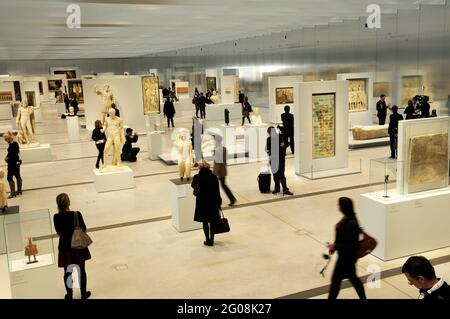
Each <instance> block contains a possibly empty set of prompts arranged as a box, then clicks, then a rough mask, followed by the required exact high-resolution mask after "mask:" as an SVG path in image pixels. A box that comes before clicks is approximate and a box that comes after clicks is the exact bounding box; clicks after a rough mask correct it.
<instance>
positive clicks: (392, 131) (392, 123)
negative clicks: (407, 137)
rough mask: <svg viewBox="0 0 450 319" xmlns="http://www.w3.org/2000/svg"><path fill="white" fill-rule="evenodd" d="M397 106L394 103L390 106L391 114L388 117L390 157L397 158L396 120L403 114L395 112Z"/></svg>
mask: <svg viewBox="0 0 450 319" xmlns="http://www.w3.org/2000/svg"><path fill="white" fill-rule="evenodd" d="M397 111H398V107H397V105H394V106H393V107H392V112H393V114H391V116H390V117H389V128H388V133H389V140H390V143H391V157H390V158H397V141H398V122H399V121H402V120H403V116H402V115H401V114H398V113H397Z"/></svg>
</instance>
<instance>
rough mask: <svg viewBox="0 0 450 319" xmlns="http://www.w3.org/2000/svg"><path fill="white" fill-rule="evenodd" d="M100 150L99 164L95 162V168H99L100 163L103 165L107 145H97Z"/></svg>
mask: <svg viewBox="0 0 450 319" xmlns="http://www.w3.org/2000/svg"><path fill="white" fill-rule="evenodd" d="M95 145H96V146H97V149H98V155H97V162H95V167H97V168H98V167H99V165H100V161H102V163H103V151H104V150H105V144H104V143H103V144H95Z"/></svg>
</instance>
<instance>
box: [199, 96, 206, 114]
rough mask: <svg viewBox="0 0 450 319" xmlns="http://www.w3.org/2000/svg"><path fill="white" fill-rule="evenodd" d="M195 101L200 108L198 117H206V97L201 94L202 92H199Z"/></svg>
mask: <svg viewBox="0 0 450 319" xmlns="http://www.w3.org/2000/svg"><path fill="white" fill-rule="evenodd" d="M197 103H198V108H199V109H200V118H202V119H204V118H206V97H205V96H204V95H203V92H201V93H200V96H199V97H198V100H197Z"/></svg>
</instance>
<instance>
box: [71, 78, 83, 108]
mask: <svg viewBox="0 0 450 319" xmlns="http://www.w3.org/2000/svg"><path fill="white" fill-rule="evenodd" d="M67 86H68V91H69V99H73V98H74V96H76V97H77V100H78V102H79V103H84V94H83V82H82V81H81V80H69V81H67Z"/></svg>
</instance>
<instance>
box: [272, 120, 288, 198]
mask: <svg viewBox="0 0 450 319" xmlns="http://www.w3.org/2000/svg"><path fill="white" fill-rule="evenodd" d="M267 135H268V137H267V140H266V153H267V155H269V163H270V168H271V171H272V174H273V181H274V183H275V189H274V190H273V192H272V194H274V195H275V194H278V193H279V192H280V184H281V186H282V187H283V195H294V194H293V193H291V191H290V190H289V188H288V186H287V182H286V176H285V174H284V172H285V168H286V149H287V148H288V146H289V142H288V139H287V138H286V135H285V134H278V133H277V131H276V130H275V128H274V127H273V126H270V127H269V128H267ZM277 144H278V145H277Z"/></svg>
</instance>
